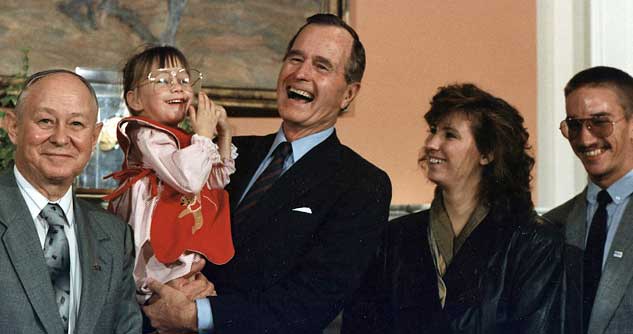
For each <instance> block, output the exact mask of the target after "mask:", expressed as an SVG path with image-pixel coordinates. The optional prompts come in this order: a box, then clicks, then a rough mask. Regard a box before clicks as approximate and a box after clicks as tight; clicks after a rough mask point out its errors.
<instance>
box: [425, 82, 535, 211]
mask: <svg viewBox="0 0 633 334" xmlns="http://www.w3.org/2000/svg"><path fill="white" fill-rule="evenodd" d="M430 104H431V108H430V110H429V111H428V112H427V113H426V114H425V115H424V119H425V120H426V122H427V123H428V124H429V125H430V126H434V125H437V124H438V123H439V122H440V121H441V120H443V119H445V118H446V117H449V116H450V115H451V114H453V113H463V114H465V115H466V117H467V118H468V119H469V120H470V122H471V131H472V133H473V137H474V139H475V143H476V145H477V149H478V150H479V152H480V153H481V154H483V155H488V156H490V157H491V158H492V159H491V160H492V161H491V162H490V163H489V164H487V165H485V166H483V171H482V179H481V183H480V185H479V193H478V196H479V198H480V200H481V201H484V202H485V203H488V204H489V205H491V206H492V207H494V208H495V209H497V210H501V211H502V212H504V213H505V214H522V213H525V214H528V213H530V212H532V211H533V208H534V204H533V203H532V196H531V192H530V181H531V180H532V176H531V175H530V171H531V170H532V167H534V158H532V156H531V155H530V153H529V150H530V146H529V144H528V137H529V134H528V132H527V129H526V128H525V127H524V126H523V117H522V116H521V115H520V114H519V112H518V111H517V110H516V109H515V108H514V107H513V106H511V105H510V104H509V103H507V102H506V101H504V100H503V99H501V98H498V97H495V96H493V95H492V94H490V93H488V92H486V91H484V90H482V89H480V88H479V87H477V86H475V85H474V84H472V83H462V84H453V85H449V86H445V87H440V88H438V91H437V93H436V94H435V96H433V98H432V100H431V102H430ZM422 159H423V158H422Z"/></svg>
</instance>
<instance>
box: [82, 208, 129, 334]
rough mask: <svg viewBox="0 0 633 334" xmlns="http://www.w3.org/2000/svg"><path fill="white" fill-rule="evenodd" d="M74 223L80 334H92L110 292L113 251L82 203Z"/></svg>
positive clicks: (105, 235) (106, 236)
mask: <svg viewBox="0 0 633 334" xmlns="http://www.w3.org/2000/svg"><path fill="white" fill-rule="evenodd" d="M75 223H76V226H77V239H78V240H77V241H78V244H79V250H80V255H79V256H80V259H81V260H80V261H81V277H82V287H81V302H80V306H79V316H78V322H77V333H92V332H93V328H94V325H95V323H96V319H98V318H99V315H100V314H101V311H102V309H103V305H104V303H105V298H106V295H107V293H108V291H110V283H111V282H110V275H111V273H112V252H113V250H112V246H111V244H110V242H109V236H108V235H107V234H106V233H105V232H104V231H103V230H102V229H101V227H100V226H99V225H98V222H97V221H95V220H94V218H93V216H91V215H90V213H89V212H88V211H87V210H85V209H83V208H82V207H81V204H80V203H79V201H75ZM120 251H121V253H122V252H123V249H121V250H120Z"/></svg>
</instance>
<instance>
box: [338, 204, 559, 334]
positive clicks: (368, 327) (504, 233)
mask: <svg viewBox="0 0 633 334" xmlns="http://www.w3.org/2000/svg"><path fill="white" fill-rule="evenodd" d="M428 226H429V211H428V210H427V211H422V212H418V213H414V214H410V215H407V216H403V217H400V218H398V219H396V220H394V221H392V222H390V223H389V227H388V229H387V231H386V235H385V238H384V243H383V245H382V247H381V248H380V249H379V251H378V253H377V256H376V258H375V259H374V262H373V264H372V266H371V267H370V269H369V271H368V272H367V273H366V275H365V278H364V281H363V284H362V286H361V287H360V289H359V290H358V291H357V292H356V294H355V295H354V296H353V297H352V298H350V299H349V301H348V303H347V305H346V306H345V310H344V315H343V329H342V331H341V333H342V334H350V333H399V334H404V333H418V334H419V333H486V334H490V333H512V334H519V333H530V334H535V333H536V334H538V333H543V334H553V333H554V334H555V333H559V332H560V330H561V326H562V325H561V318H560V317H561V309H562V306H561V301H562V297H561V296H562V281H563V265H562V251H563V236H562V233H561V231H560V230H559V228H557V227H555V226H553V225H551V224H550V223H548V222H545V221H543V220H541V219H538V220H537V222H535V221H534V219H532V218H529V219H517V218H515V217H512V218H511V219H500V218H498V217H497V215H496V213H495V212H494V210H491V211H490V212H489V214H488V215H487V216H486V218H485V219H484V221H483V222H482V223H481V224H480V225H479V226H478V227H477V228H476V229H475V230H474V231H473V232H472V234H471V235H470V236H469V237H468V239H467V240H466V242H465V243H464V245H463V246H462V248H461V249H460V251H459V252H458V253H457V254H456V255H455V257H454V258H453V260H452V262H451V264H450V265H449V267H448V269H447V272H446V274H445V276H444V282H445V283H446V286H447V291H448V293H447V298H446V305H445V307H444V309H442V308H441V307H440V303H439V298H438V290H437V289H438V288H437V278H436V273H435V265H434V262H433V258H432V255H431V252H430V249H429V243H428V238H427V236H428V230H429V229H428Z"/></svg>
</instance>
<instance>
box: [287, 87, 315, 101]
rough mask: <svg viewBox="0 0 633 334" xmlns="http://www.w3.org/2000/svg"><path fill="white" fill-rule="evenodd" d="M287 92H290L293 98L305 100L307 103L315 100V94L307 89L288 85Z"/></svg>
mask: <svg viewBox="0 0 633 334" xmlns="http://www.w3.org/2000/svg"><path fill="white" fill-rule="evenodd" d="M286 92H287V94H288V98H290V99H292V100H299V101H305V102H306V103H310V102H312V101H313V100H314V96H313V95H312V93H310V92H307V91H305V90H301V89H297V88H293V87H288V89H287V90H286Z"/></svg>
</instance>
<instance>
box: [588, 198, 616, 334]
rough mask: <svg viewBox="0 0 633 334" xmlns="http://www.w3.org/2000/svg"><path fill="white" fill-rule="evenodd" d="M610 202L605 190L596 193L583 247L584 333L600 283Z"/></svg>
mask: <svg viewBox="0 0 633 334" xmlns="http://www.w3.org/2000/svg"><path fill="white" fill-rule="evenodd" d="M611 201H612V199H611V196H609V193H608V192H607V191H606V190H602V191H600V192H599V193H598V209H597V210H596V213H594V215H593V219H592V220H591V226H590V227H589V236H588V237H587V246H586V247H585V256H584V266H583V281H584V286H583V316H584V323H585V332H586V331H587V325H588V324H589V318H590V316H591V309H592V307H593V301H594V299H595V298H596V291H597V290H598V283H600V276H601V275H602V257H603V254H604V242H605V240H606V239H607V218H608V214H607V204H609V203H611Z"/></svg>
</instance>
